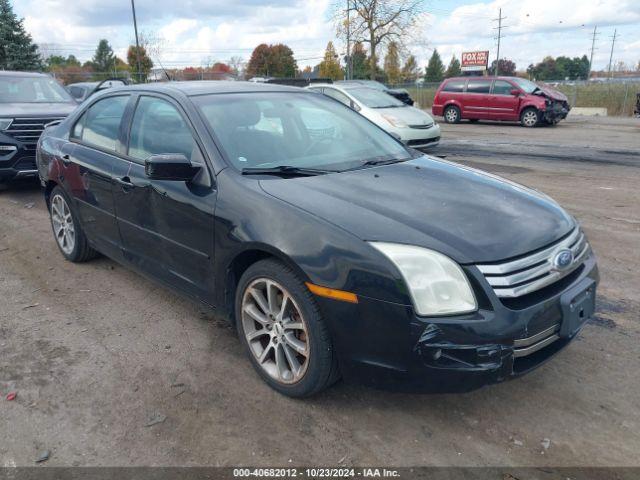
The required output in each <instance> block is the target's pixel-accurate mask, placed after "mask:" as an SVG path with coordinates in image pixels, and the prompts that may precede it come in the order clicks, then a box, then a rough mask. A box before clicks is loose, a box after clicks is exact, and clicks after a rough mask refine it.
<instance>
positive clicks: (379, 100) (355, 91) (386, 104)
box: [345, 87, 406, 108]
mask: <svg viewBox="0 0 640 480" xmlns="http://www.w3.org/2000/svg"><path fill="white" fill-rule="evenodd" d="M345 90H347V92H349V93H350V94H351V95H352V96H353V97H354V98H355V99H356V100H358V101H359V102H360V103H362V104H363V105H365V106H367V107H369V108H391V107H405V106H406V105H405V104H404V103H402V102H401V101H400V100H398V99H397V98H395V97H392V96H391V95H389V94H387V93H384V92H381V91H380V90H376V89H374V88H366V87H358V88H348V89H345Z"/></svg>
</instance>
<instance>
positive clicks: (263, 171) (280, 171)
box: [242, 165, 337, 177]
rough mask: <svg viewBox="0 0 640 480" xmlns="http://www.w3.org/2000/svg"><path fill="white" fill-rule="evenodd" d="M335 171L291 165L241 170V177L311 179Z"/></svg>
mask: <svg viewBox="0 0 640 480" xmlns="http://www.w3.org/2000/svg"><path fill="white" fill-rule="evenodd" d="M336 171H337V170H323V169H320V168H304V167H294V166H291V165H280V166H277V167H256V168H243V169H242V175H280V176H289V177H311V176H314V175H324V174H326V173H331V172H336Z"/></svg>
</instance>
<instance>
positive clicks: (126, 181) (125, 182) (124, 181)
mask: <svg viewBox="0 0 640 480" xmlns="http://www.w3.org/2000/svg"><path fill="white" fill-rule="evenodd" d="M116 183H118V184H120V186H121V187H122V190H124V191H125V192H126V191H129V190H131V189H132V188H133V187H134V185H133V183H132V182H131V179H130V178H129V177H127V176H125V177H121V178H117V177H116Z"/></svg>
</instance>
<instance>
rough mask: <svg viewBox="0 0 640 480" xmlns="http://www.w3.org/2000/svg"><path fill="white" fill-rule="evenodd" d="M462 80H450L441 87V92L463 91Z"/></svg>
mask: <svg viewBox="0 0 640 480" xmlns="http://www.w3.org/2000/svg"><path fill="white" fill-rule="evenodd" d="M464 82H465V81H464V80H451V81H450V82H447V83H445V84H444V87H442V91H443V92H462V91H464Z"/></svg>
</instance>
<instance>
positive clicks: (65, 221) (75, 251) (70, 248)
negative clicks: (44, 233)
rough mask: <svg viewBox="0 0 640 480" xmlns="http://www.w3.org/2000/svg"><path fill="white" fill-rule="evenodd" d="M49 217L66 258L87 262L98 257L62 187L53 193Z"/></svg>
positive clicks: (59, 246)
mask: <svg viewBox="0 0 640 480" xmlns="http://www.w3.org/2000/svg"><path fill="white" fill-rule="evenodd" d="M49 215H50V216H51V227H52V228H53V235H54V237H55V239H56V243H57V244H58V248H59V249H60V252H61V253H62V255H63V256H64V258H66V259H67V260H69V261H71V262H86V261H87V260H90V259H92V258H94V257H95V256H96V255H97V252H96V251H95V250H94V249H93V248H91V247H90V246H89V242H88V241H87V237H86V236H85V234H84V231H83V230H82V226H81V225H80V221H79V220H78V217H77V216H76V214H75V212H73V210H72V209H71V202H70V201H69V197H68V196H67V194H66V193H65V192H64V190H62V188H60V187H55V188H54V189H53V190H52V191H51V197H50V200H49Z"/></svg>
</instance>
